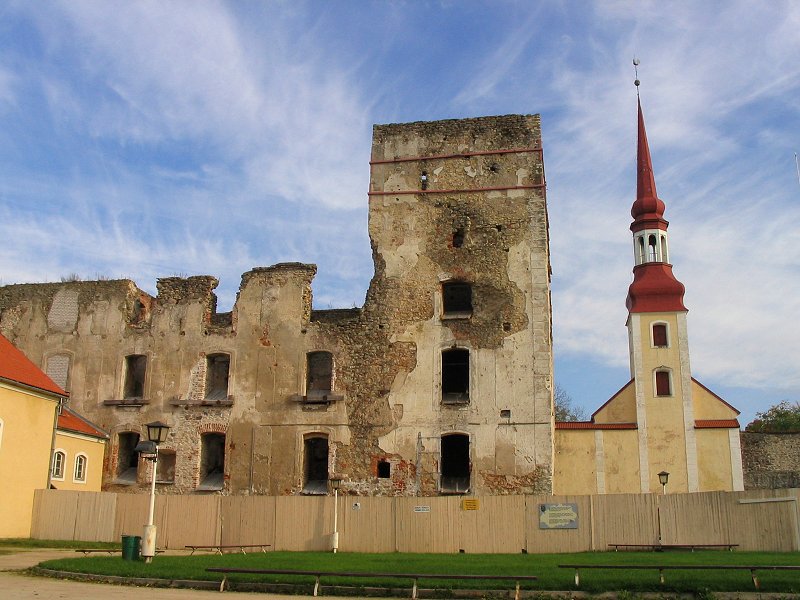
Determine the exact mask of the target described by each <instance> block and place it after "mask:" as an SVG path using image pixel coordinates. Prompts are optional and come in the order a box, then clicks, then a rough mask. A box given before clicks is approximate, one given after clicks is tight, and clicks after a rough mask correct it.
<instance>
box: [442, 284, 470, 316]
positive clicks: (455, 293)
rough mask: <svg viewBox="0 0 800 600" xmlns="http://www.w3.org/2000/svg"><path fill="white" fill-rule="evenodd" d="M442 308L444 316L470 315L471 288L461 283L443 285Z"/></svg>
mask: <svg viewBox="0 0 800 600" xmlns="http://www.w3.org/2000/svg"><path fill="white" fill-rule="evenodd" d="M442 307H443V309H444V314H445V315H470V314H472V286H471V285H470V284H468V283H463V282H461V281H449V282H447V283H443V284H442Z"/></svg>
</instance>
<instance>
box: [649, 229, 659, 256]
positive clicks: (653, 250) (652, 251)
mask: <svg viewBox="0 0 800 600" xmlns="http://www.w3.org/2000/svg"><path fill="white" fill-rule="evenodd" d="M647 260H648V262H656V261H658V247H657V245H656V236H654V235H651V236H649V237H648V238H647Z"/></svg>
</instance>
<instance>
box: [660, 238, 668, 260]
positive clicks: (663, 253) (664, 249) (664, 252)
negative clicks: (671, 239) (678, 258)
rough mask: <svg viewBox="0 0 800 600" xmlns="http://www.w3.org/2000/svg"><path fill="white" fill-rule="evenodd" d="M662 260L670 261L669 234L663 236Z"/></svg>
mask: <svg viewBox="0 0 800 600" xmlns="http://www.w3.org/2000/svg"><path fill="white" fill-rule="evenodd" d="M661 257H662V258H661V260H663V261H664V262H669V256H668V254H667V236H665V235H662V236H661Z"/></svg>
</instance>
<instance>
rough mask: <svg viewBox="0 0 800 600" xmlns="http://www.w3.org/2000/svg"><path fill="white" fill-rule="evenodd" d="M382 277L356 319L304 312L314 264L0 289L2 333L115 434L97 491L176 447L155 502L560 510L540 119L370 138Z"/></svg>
mask: <svg viewBox="0 0 800 600" xmlns="http://www.w3.org/2000/svg"><path fill="white" fill-rule="evenodd" d="M370 165H371V179H370V190H369V234H370V239H371V243H372V249H373V257H374V262H375V274H374V277H373V279H372V282H371V284H370V288H369V290H368V292H367V297H366V300H365V303H364V306H363V308H354V309H343V310H314V309H313V308H312V299H311V296H312V294H311V282H312V279H313V277H314V274H315V272H316V267H314V266H313V265H306V264H300V263H290V264H280V265H275V266H272V267H266V268H257V269H253V270H252V271H249V272H247V273H245V274H244V275H243V276H242V283H241V287H240V289H239V294H238V296H237V300H236V304H235V306H234V308H233V311H232V312H231V313H225V314H218V313H217V312H216V298H215V296H214V293H213V290H214V288H215V287H216V285H217V281H216V279H214V278H213V277H208V276H201V277H189V278H185V279H184V278H167V279H160V280H159V281H158V295H157V296H156V297H151V296H149V295H148V294H146V293H145V292H143V291H141V290H140V289H138V287H137V286H136V285H135V284H134V283H133V282H131V281H127V280H120V281H98V282H71V283H62V284H20V285H10V286H5V287H2V288H0V331H2V332H3V334H4V335H6V336H7V337H8V338H9V339H10V340H11V341H12V342H13V343H14V344H15V345H17V347H19V348H20V349H22V350H23V351H24V352H25V353H26V354H27V355H28V356H29V357H30V358H31V359H32V360H34V362H37V363H38V364H40V365H41V366H42V368H43V369H45V370H46V371H47V372H48V374H50V375H51V377H53V379H54V380H55V381H56V382H57V383H59V384H60V385H62V386H64V387H65V388H66V389H68V390H69V391H70V392H71V405H72V407H73V408H75V409H76V410H78V411H80V412H82V413H83V414H84V415H86V416H87V417H88V418H90V419H91V420H92V421H94V422H95V423H97V424H98V425H100V426H101V427H103V428H105V429H106V430H107V431H109V432H110V433H111V442H110V445H109V448H108V452H107V456H106V461H105V476H104V481H105V484H104V486H105V488H106V489H110V490H114V491H134V490H138V489H139V488H140V487H144V484H145V482H146V481H148V480H149V474H148V473H147V465H146V463H145V462H144V461H141V460H139V459H138V457H137V455H136V454H135V453H134V452H133V448H134V447H135V445H136V443H137V442H138V440H139V436H142V435H143V434H144V424H145V423H147V422H149V421H153V420H161V421H164V422H166V423H168V424H169V425H170V426H171V427H172V429H171V432H170V437H169V440H168V442H167V443H166V444H165V445H164V447H163V458H162V459H160V460H159V473H158V481H159V482H160V486H159V487H160V489H161V492H162V493H234V494H235V493H254V494H258V493H261V494H276V495H278V494H296V493H305V494H319V493H323V494H324V493H327V489H328V482H329V479H330V478H331V477H336V478H339V477H341V478H342V490H343V491H344V492H345V493H352V494H365V495H434V494H464V493H474V494H479V495H482V494H515V493H532V492H549V491H550V490H551V485H552V484H551V479H552V460H553V421H552V333H551V312H550V261H549V249H548V223H547V210H546V203H545V179H544V169H543V162H542V149H541V135H540V127H539V118H538V116H520V115H509V116H503V117H485V118H478V119H466V120H450V121H438V122H429V123H410V124H398V125H380V126H376V127H375V130H374V134H373V145H372V159H371V162H370Z"/></svg>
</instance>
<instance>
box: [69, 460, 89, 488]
mask: <svg viewBox="0 0 800 600" xmlns="http://www.w3.org/2000/svg"><path fill="white" fill-rule="evenodd" d="M72 478H73V480H74V481H77V482H81V483H83V482H85V481H86V455H84V454H78V456H76V457H75V471H74V472H73V476H72Z"/></svg>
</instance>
